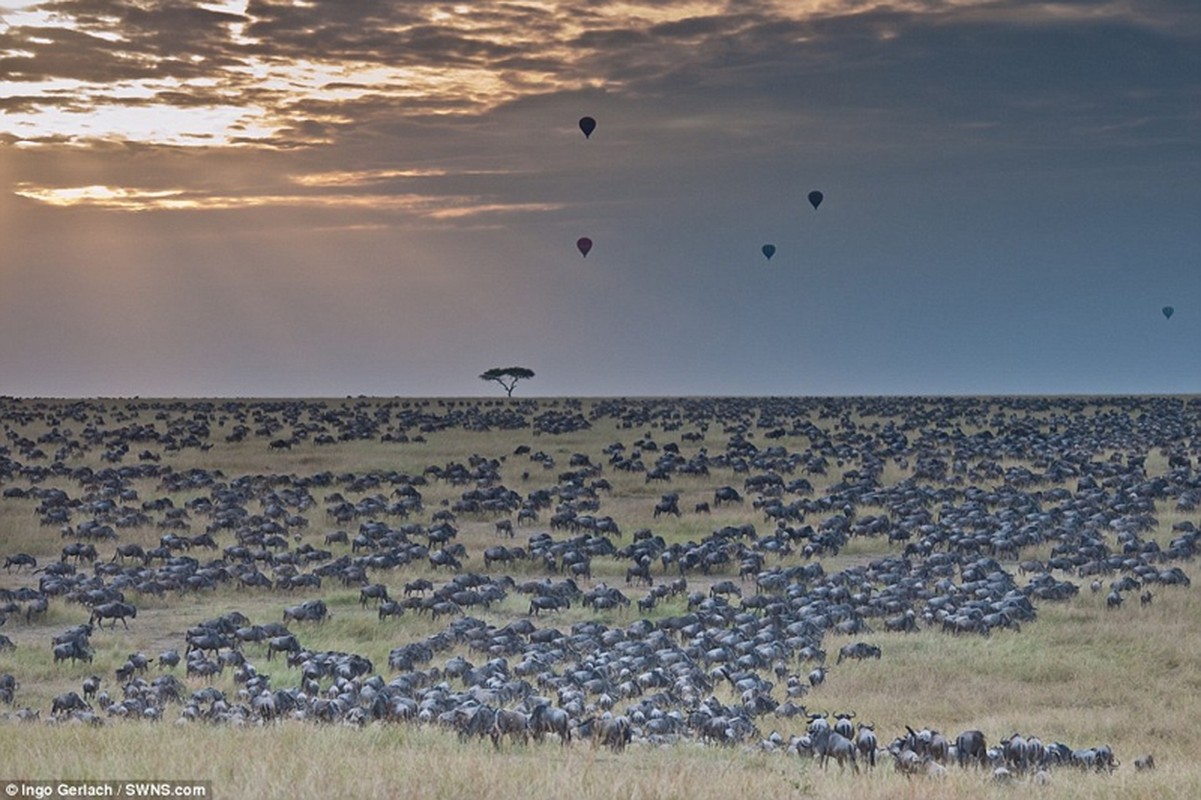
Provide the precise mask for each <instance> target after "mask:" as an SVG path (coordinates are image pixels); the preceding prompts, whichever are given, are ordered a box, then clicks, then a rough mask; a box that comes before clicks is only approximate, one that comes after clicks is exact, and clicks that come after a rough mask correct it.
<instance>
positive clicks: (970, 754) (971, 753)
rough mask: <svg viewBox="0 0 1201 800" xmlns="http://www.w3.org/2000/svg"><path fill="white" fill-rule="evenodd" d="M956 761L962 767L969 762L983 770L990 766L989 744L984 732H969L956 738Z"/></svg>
mask: <svg viewBox="0 0 1201 800" xmlns="http://www.w3.org/2000/svg"><path fill="white" fill-rule="evenodd" d="M955 759H956V760H957V761H958V762H959V766H960V767H964V766H966V765H967V764H968V762H972V763H974V764H975V765H976V766H977V767H980V768H981V769H983V768H984V767H986V766H988V743H987V742H986V741H985V738H984V731H979V730H967V731H964V732H963V733H961V734H959V735H958V736H956V737H955Z"/></svg>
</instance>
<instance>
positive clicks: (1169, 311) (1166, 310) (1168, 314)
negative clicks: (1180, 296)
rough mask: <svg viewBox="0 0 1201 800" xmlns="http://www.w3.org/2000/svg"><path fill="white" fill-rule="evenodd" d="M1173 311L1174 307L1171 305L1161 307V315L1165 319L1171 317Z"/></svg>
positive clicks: (1174, 310) (1174, 311)
mask: <svg viewBox="0 0 1201 800" xmlns="http://www.w3.org/2000/svg"><path fill="white" fill-rule="evenodd" d="M1175 313H1176V309H1174V308H1172V307H1171V306H1164V307H1163V315H1164V317H1165V318H1166V319H1171V318H1172V315H1173V314H1175Z"/></svg>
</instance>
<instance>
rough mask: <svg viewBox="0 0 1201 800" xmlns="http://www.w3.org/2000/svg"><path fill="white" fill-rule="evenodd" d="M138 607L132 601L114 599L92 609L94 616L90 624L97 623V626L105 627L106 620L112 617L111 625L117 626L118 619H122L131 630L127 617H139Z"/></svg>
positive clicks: (122, 622)
mask: <svg viewBox="0 0 1201 800" xmlns="http://www.w3.org/2000/svg"><path fill="white" fill-rule="evenodd" d="M137 616H138V609H137V607H135V606H134V605H133V604H132V603H122V602H119V601H114V602H112V603H102V604H100V605H98V606H96V607H95V608H93V609H92V616H91V618H90V619H89V620H88V624H95V625H96V626H97V627H100V628H103V627H104V620H106V619H111V620H112V621H113V622H112V625H110V626H109V627H113V628H115V627H116V626H117V620H121V624H122V625H124V626H125V629H126V630H129V623H128V622H126V621H125V619H126V617H129V618H131V619H137Z"/></svg>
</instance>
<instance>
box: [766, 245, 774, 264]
mask: <svg viewBox="0 0 1201 800" xmlns="http://www.w3.org/2000/svg"><path fill="white" fill-rule="evenodd" d="M775 254H776V246H775V245H774V244H765V245H763V255H765V256H767V260H768V261H771V257H772V256H774V255H775Z"/></svg>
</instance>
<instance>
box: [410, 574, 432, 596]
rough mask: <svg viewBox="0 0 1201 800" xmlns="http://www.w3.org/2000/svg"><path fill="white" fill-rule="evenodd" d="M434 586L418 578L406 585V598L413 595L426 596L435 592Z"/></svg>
mask: <svg viewBox="0 0 1201 800" xmlns="http://www.w3.org/2000/svg"><path fill="white" fill-rule="evenodd" d="M433 589H434V584H433V583H432V582H431V581H429V580H426V579H425V578H416V579H414V580H411V581H409V582H408V583H406V584H405V590H404V591H405V596H406V597H407V596H408V595H412V594H419V595H423V596H424V595H425V593H426V592H428V591H433Z"/></svg>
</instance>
